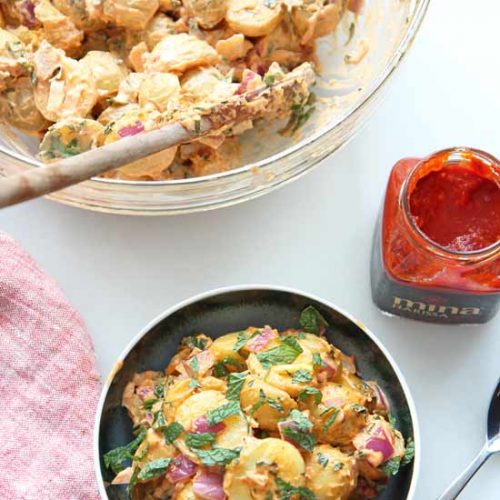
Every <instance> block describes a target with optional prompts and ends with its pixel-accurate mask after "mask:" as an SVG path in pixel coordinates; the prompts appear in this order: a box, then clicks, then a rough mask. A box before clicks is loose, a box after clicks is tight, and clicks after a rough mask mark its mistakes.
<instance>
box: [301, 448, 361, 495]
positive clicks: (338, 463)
mask: <svg viewBox="0 0 500 500" xmlns="http://www.w3.org/2000/svg"><path fill="white" fill-rule="evenodd" d="M306 476H307V481H306V486H307V487H308V488H309V489H310V490H311V491H312V492H313V493H314V494H315V495H316V499H317V500H332V499H335V500H347V499H348V498H349V496H350V494H351V493H352V492H353V490H354V488H355V487H356V484H357V480H358V470H357V467H356V460H355V459H354V458H353V457H350V456H348V455H346V454H345V453H342V452H341V451H340V450H339V449H337V448H333V447H332V446H330V445H327V444H324V445H321V446H316V447H315V448H314V450H313V452H312V453H311V454H310V455H309V456H308V457H307V459H306Z"/></svg>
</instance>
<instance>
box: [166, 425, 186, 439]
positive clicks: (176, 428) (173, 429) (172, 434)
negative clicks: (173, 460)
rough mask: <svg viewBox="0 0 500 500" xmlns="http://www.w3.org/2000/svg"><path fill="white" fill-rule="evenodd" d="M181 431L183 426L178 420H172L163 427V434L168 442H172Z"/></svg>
mask: <svg viewBox="0 0 500 500" xmlns="http://www.w3.org/2000/svg"><path fill="white" fill-rule="evenodd" d="M183 432H184V427H182V425H181V424H179V423H178V422H173V423H171V424H170V425H167V427H165V428H164V429H163V436H164V437H165V441H166V442H167V443H168V444H172V443H173V442H174V441H175V440H176V439H177V438H178V437H179V436H180V435H181V434H182V433H183Z"/></svg>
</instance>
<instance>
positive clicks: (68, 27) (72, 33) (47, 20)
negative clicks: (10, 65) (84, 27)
mask: <svg viewBox="0 0 500 500" xmlns="http://www.w3.org/2000/svg"><path fill="white" fill-rule="evenodd" d="M35 16H36V18H37V19H38V20H39V21H40V22H41V23H42V26H43V32H44V39H45V40H47V41H48V42H50V43H51V44H52V45H54V46H55V47H58V48H60V49H63V50H71V49H76V48H78V47H79V46H80V45H81V43H82V40H83V31H81V30H79V29H78V28H77V27H76V26H75V24H74V23H73V21H72V20H71V19H70V18H69V17H68V16H65V15H64V14H62V13H61V12H59V11H58V10H57V9H56V8H55V7H54V6H53V5H52V4H51V3H50V2H49V0H39V1H38V2H37V3H36V4H35Z"/></svg>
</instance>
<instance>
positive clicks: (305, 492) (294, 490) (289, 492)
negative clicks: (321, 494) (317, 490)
mask: <svg viewBox="0 0 500 500" xmlns="http://www.w3.org/2000/svg"><path fill="white" fill-rule="evenodd" d="M275 481H276V486H277V487H278V491H279V494H280V497H279V498H280V500H291V499H292V498H295V495H298V497H299V500H316V495H315V494H314V493H313V492H312V491H311V490H310V489H309V488H306V487H305V486H300V487H298V486H293V485H292V484H290V483H288V482H286V481H285V480H283V479H281V478H280V477H278V476H276V478H275Z"/></svg>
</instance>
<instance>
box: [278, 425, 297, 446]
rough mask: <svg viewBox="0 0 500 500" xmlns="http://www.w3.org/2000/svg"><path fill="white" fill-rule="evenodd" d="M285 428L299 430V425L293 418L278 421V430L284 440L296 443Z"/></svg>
mask: <svg viewBox="0 0 500 500" xmlns="http://www.w3.org/2000/svg"><path fill="white" fill-rule="evenodd" d="M285 429H292V431H298V430H299V426H298V425H297V424H296V423H295V422H294V421H293V420H283V421H282V422H278V430H279V433H280V436H281V439H283V440H284V441H288V442H289V443H294V441H292V440H291V439H290V438H289V437H288V436H286V434H285Z"/></svg>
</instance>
